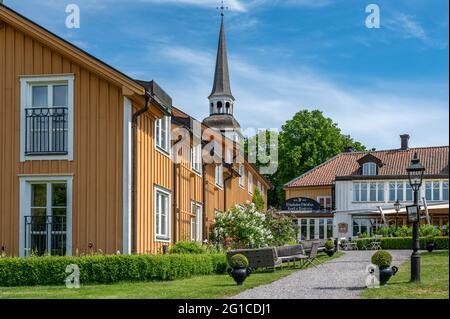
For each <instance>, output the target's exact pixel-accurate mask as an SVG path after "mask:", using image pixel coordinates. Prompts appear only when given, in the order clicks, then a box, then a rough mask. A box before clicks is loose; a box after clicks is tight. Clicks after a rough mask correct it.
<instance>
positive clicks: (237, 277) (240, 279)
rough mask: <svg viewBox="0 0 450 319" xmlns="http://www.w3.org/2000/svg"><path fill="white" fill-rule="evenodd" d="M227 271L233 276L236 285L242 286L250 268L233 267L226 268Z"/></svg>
mask: <svg viewBox="0 0 450 319" xmlns="http://www.w3.org/2000/svg"><path fill="white" fill-rule="evenodd" d="M228 273H229V274H230V276H231V277H233V279H234V281H236V283H237V284H238V286H242V284H243V283H244V281H245V279H247V277H248V276H250V269H249V268H247V267H233V268H229V269H228Z"/></svg>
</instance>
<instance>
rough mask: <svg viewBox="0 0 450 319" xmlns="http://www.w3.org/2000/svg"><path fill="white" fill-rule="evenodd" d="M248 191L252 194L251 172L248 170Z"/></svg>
mask: <svg viewBox="0 0 450 319" xmlns="http://www.w3.org/2000/svg"><path fill="white" fill-rule="evenodd" d="M248 193H249V194H253V174H252V173H250V172H248Z"/></svg>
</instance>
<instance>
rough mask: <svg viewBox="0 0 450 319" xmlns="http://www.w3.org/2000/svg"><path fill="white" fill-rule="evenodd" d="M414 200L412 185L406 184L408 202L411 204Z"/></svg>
mask: <svg viewBox="0 0 450 319" xmlns="http://www.w3.org/2000/svg"><path fill="white" fill-rule="evenodd" d="M413 199H414V198H413V190H412V188H411V185H409V182H406V200H407V201H409V202H411V201H412V200H413Z"/></svg>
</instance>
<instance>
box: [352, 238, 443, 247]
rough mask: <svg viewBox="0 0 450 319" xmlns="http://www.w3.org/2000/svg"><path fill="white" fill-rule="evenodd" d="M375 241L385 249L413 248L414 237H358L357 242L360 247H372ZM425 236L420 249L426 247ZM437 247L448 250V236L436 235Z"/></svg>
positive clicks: (435, 242) (420, 241) (421, 239)
mask: <svg viewBox="0 0 450 319" xmlns="http://www.w3.org/2000/svg"><path fill="white" fill-rule="evenodd" d="M374 241H378V242H380V245H381V248H383V249H411V248H412V237H386V238H381V239H375V238H365V239H357V240H356V244H357V245H358V249H363V248H364V247H370V245H371V243H372V242H374ZM426 241H427V239H426V238H425V237H421V238H420V240H419V243H420V249H425V248H426ZM434 245H435V249H442V250H445V249H447V250H448V237H443V236H436V237H434Z"/></svg>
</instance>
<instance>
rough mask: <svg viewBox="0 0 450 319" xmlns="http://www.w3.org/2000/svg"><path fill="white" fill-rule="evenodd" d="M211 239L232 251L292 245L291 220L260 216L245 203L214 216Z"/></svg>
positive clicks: (278, 216)
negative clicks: (242, 205) (290, 243)
mask: <svg viewBox="0 0 450 319" xmlns="http://www.w3.org/2000/svg"><path fill="white" fill-rule="evenodd" d="M211 237H212V239H213V241H214V242H215V243H216V244H217V245H219V246H223V247H227V248H233V249H239V248H260V247H268V246H281V245H284V244H286V243H288V242H294V241H295V238H296V228H295V225H294V224H293V222H292V218H291V217H288V216H280V215H273V214H272V213H271V212H265V213H262V212H259V211H257V210H256V207H255V204H254V203H247V204H245V205H244V207H240V206H235V207H233V208H232V209H230V210H228V211H226V212H224V213H218V214H217V216H216V220H215V224H214V226H213V233H212V236H211Z"/></svg>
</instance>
